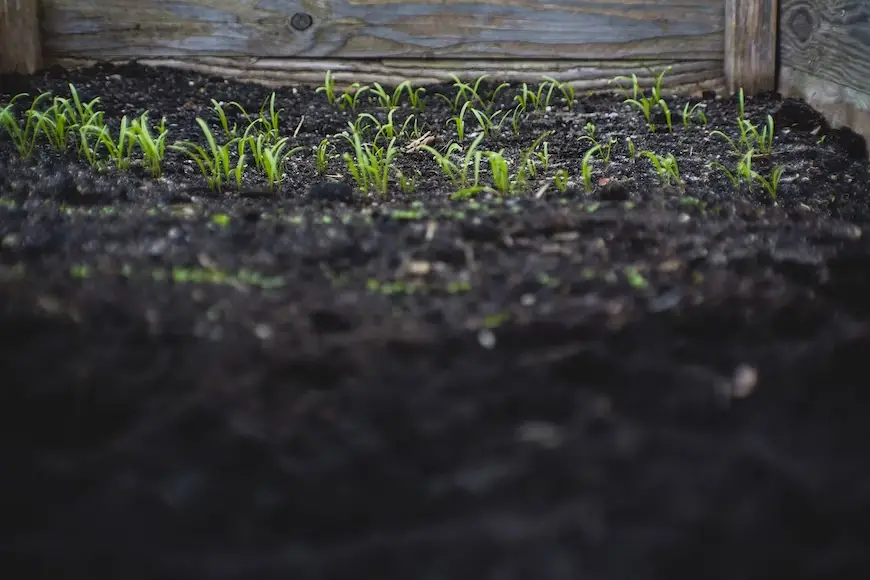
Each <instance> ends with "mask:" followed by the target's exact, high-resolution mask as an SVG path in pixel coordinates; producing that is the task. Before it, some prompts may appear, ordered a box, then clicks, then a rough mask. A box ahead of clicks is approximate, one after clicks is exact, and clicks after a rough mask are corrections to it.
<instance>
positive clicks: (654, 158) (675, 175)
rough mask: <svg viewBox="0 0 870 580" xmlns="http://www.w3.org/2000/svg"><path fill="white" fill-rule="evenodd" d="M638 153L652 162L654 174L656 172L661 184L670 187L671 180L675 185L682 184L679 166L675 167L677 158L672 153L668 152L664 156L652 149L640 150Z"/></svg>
mask: <svg viewBox="0 0 870 580" xmlns="http://www.w3.org/2000/svg"><path fill="white" fill-rule="evenodd" d="M640 153H641V155H644V156H646V157H647V159H649V160H650V163H652V165H653V167H654V168H655V170H656V174H658V176H659V180H661V182H662V185H664V186H666V187H670V185H671V183H672V182H673V183H675V184H677V185H681V184H682V180H681V179H680V170H679V167H677V160H676V158H674V156H673V154H672V153H668V154H667V155H664V156H662V155H657V154H656V153H653V152H652V151H641V152H640Z"/></svg>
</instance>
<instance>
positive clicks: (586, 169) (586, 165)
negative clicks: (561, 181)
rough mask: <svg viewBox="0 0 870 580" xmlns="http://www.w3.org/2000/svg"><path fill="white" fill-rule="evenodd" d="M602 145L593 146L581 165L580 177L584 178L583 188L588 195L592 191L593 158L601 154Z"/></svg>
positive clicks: (584, 156)
mask: <svg viewBox="0 0 870 580" xmlns="http://www.w3.org/2000/svg"><path fill="white" fill-rule="evenodd" d="M599 149H601V145H593V146H592V147H590V148H589V149H588V150H587V151H586V153H585V154H584V155H583V161H582V163H581V164H580V176H581V177H582V178H583V188H584V189H585V190H586V193H589V192H591V191H592V157H593V156H595V155H596V154H599V153H598V151H599Z"/></svg>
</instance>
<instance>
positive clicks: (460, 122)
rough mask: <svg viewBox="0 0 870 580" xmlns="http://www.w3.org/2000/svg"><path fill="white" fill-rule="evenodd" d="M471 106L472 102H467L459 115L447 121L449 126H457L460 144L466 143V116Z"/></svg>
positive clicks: (457, 136)
mask: <svg viewBox="0 0 870 580" xmlns="http://www.w3.org/2000/svg"><path fill="white" fill-rule="evenodd" d="M470 106H471V102H470V101H466V102H465V103H464V104H463V105H462V108H461V109H460V110H459V113H458V114H457V115H454V116H453V117H450V118H449V119H447V122H446V124H447V125H450V123H453V124H454V125H455V126H456V138H457V139H458V140H459V142H460V143H461V142H463V141H465V114H466V112H467V111H468V108H469V107H470Z"/></svg>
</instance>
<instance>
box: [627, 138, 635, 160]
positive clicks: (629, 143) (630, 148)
mask: <svg viewBox="0 0 870 580" xmlns="http://www.w3.org/2000/svg"><path fill="white" fill-rule="evenodd" d="M625 145H626V147H628V158H629V159H632V160H633V159H634V158H635V157H637V146H636V145H635V144H634V141H632V140H631V137H626V138H625Z"/></svg>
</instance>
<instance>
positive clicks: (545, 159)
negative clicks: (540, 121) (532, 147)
mask: <svg viewBox="0 0 870 580" xmlns="http://www.w3.org/2000/svg"><path fill="white" fill-rule="evenodd" d="M535 157H537V158H538V161H539V162H540V163H541V169H543V170H544V171H547V169H549V168H550V142H549V141H544V142H543V143H542V144H541V151H540V152H536V153H535Z"/></svg>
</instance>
